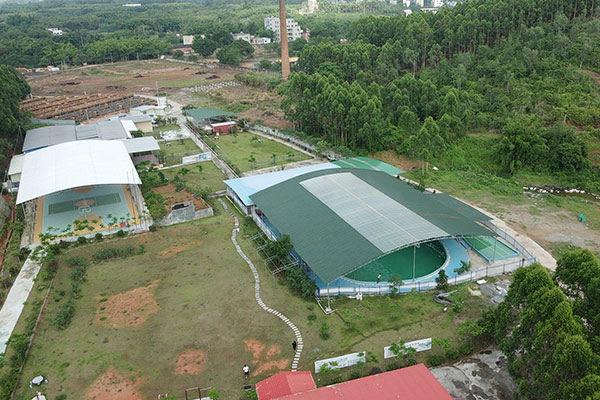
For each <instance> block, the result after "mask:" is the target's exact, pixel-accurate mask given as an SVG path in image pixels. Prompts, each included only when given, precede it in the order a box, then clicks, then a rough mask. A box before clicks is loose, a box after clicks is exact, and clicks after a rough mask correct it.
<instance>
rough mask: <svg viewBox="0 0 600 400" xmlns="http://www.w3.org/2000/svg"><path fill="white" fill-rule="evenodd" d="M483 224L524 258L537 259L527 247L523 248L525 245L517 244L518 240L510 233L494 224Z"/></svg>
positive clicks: (486, 222) (487, 222) (488, 222)
mask: <svg viewBox="0 0 600 400" xmlns="http://www.w3.org/2000/svg"><path fill="white" fill-rule="evenodd" d="M483 224H484V225H485V227H486V228H488V229H490V230H491V231H493V232H495V233H496V234H497V235H498V237H501V238H502V239H504V240H505V241H506V242H508V244H510V245H511V246H513V247H514V248H515V249H516V250H517V251H518V252H519V253H521V254H523V256H525V258H526V259H529V258H535V257H534V256H533V255H532V254H531V253H530V252H529V251H527V249H526V248H525V247H523V245H522V244H521V243H519V242H517V239H515V238H514V237H512V236H510V235H509V234H508V233H506V232H504V231H503V230H502V229H500V228H498V227H497V226H496V225H494V224H492V223H491V222H490V221H485V222H484V223H483Z"/></svg>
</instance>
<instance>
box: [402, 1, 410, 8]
mask: <svg viewBox="0 0 600 400" xmlns="http://www.w3.org/2000/svg"><path fill="white" fill-rule="evenodd" d="M402 5H404V8H408V7H410V0H402Z"/></svg>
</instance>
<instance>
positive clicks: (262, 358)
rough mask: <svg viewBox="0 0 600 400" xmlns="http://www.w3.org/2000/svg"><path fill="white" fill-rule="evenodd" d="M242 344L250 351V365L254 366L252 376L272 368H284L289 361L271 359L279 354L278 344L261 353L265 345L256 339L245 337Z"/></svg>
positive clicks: (279, 347)
mask: <svg viewBox="0 0 600 400" xmlns="http://www.w3.org/2000/svg"><path fill="white" fill-rule="evenodd" d="M244 344H245V345H246V350H247V351H251V352H252V365H255V366H256V370H254V371H253V372H252V376H257V375H260V374H262V373H263V372H267V371H271V370H273V369H277V370H283V369H286V368H287V367H288V365H289V363H290V360H289V359H283V360H271V358H273V357H274V356H276V355H278V354H281V346H279V345H272V346H271V347H269V350H267V352H266V353H264V355H263V352H264V350H265V349H266V347H267V346H266V345H265V344H264V343H263V342H261V341H259V340H256V339H247V340H244Z"/></svg>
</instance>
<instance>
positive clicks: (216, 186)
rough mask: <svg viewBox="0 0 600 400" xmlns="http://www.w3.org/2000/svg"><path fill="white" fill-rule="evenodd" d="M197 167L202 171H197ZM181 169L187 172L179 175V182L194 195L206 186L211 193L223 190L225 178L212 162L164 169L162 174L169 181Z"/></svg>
mask: <svg viewBox="0 0 600 400" xmlns="http://www.w3.org/2000/svg"><path fill="white" fill-rule="evenodd" d="M199 167H202V171H200V170H199ZM182 168H187V169H188V170H189V172H188V173H187V174H185V175H181V174H179V176H180V177H181V180H182V181H183V182H185V184H186V186H188V187H189V188H190V189H192V190H193V191H194V192H195V193H200V192H202V188H205V187H207V186H208V187H209V188H210V189H211V192H216V191H218V190H224V189H225V184H224V183H223V180H224V179H227V177H226V176H225V175H224V174H223V172H221V170H220V169H219V168H217V166H216V165H215V164H214V163H213V162H212V161H205V162H201V163H197V164H191V165H187V166H185V167H177V168H171V169H165V170H163V171H162V172H163V173H164V174H165V176H166V177H167V179H169V180H171V179H173V178H174V177H175V175H177V172H179V171H181V169H182Z"/></svg>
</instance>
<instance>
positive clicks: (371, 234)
mask: <svg viewBox="0 0 600 400" xmlns="http://www.w3.org/2000/svg"><path fill="white" fill-rule="evenodd" d="M250 197H251V199H252V200H253V201H254V203H255V204H256V206H257V207H258V208H259V209H260V210H261V211H262V212H263V213H264V214H265V215H266V217H267V218H268V219H269V221H270V223H272V224H273V225H274V226H275V227H276V228H277V230H278V231H279V232H280V233H282V234H289V235H290V237H291V240H292V243H293V245H294V249H295V250H296V252H297V253H298V254H299V255H300V256H301V257H302V258H303V260H304V261H306V262H307V263H308V265H310V266H311V268H312V269H313V271H314V272H315V273H316V274H317V276H318V277H319V278H320V279H321V280H322V281H324V282H326V283H328V282H331V281H333V280H335V279H336V278H338V277H340V276H342V275H345V274H347V273H349V272H352V271H354V270H355V269H357V268H360V267H361V266H363V265H365V264H367V263H368V262H370V261H372V260H374V259H376V258H379V257H381V256H383V255H384V254H388V253H391V252H393V251H396V250H399V249H401V248H404V247H407V246H411V245H414V244H416V243H422V242H427V241H431V240H435V239H441V238H447V237H460V236H478V235H493V233H492V232H490V231H489V230H487V229H486V228H484V227H483V226H481V225H480V224H478V223H477V222H479V221H486V220H489V219H490V218H489V217H487V216H486V215H485V214H482V213H480V212H479V211H477V210H475V209H474V208H472V207H470V206H468V205H467V204H465V203H462V202H460V201H458V200H456V199H454V198H452V197H450V196H448V195H446V194H431V193H423V192H420V191H418V190H416V189H414V188H413V187H412V186H410V185H409V184H407V183H405V182H404V181H401V180H399V179H396V178H394V177H392V176H390V175H389V174H386V173H384V172H381V171H373V170H365V169H350V168H336V169H327V170H321V171H315V172H311V173H308V174H304V175H300V176H297V177H295V178H292V179H289V180H287V181H285V182H282V183H279V184H277V185H275V186H272V187H269V188H267V189H265V190H262V191H260V192H258V193H255V194H254V195H252V196H250Z"/></svg>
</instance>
